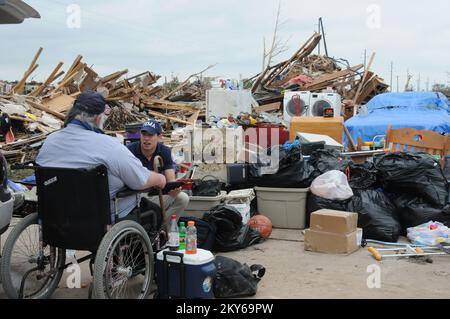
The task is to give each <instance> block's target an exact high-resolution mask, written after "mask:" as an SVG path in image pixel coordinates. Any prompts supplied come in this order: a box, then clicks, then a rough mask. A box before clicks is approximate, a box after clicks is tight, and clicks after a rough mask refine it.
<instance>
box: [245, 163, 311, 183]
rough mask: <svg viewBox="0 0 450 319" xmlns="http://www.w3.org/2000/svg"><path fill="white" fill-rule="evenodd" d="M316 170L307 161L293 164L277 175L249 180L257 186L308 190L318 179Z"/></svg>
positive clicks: (267, 175)
mask: <svg viewBox="0 0 450 319" xmlns="http://www.w3.org/2000/svg"><path fill="white" fill-rule="evenodd" d="M317 176H319V175H317V173H316V172H315V170H314V168H313V167H312V166H311V165H309V164H308V162H307V161H305V160H300V161H297V162H295V163H292V164H291V165H290V166H287V167H285V168H283V169H279V170H278V172H276V173H275V174H263V175H261V176H259V177H257V178H249V181H251V182H253V184H254V185H255V186H260V187H281V188H306V187H309V186H310V185H311V183H312V181H313V180H314V178H316V177H317Z"/></svg>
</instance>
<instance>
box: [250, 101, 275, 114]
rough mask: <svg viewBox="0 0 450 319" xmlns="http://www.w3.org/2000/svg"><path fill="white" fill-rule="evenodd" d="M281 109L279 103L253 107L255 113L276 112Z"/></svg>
mask: <svg viewBox="0 0 450 319" xmlns="http://www.w3.org/2000/svg"><path fill="white" fill-rule="evenodd" d="M280 107H281V102H275V103H270V104H265V105H261V106H258V107H255V112H256V113H262V112H269V111H278V110H279V109H280Z"/></svg>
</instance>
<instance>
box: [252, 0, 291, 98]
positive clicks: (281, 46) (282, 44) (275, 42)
mask: <svg viewBox="0 0 450 319" xmlns="http://www.w3.org/2000/svg"><path fill="white" fill-rule="evenodd" d="M280 15H281V0H280V1H279V2H278V10H277V17H276V20H275V28H274V31H273V35H272V43H271V45H270V48H269V49H268V50H266V39H265V38H263V59H262V71H261V73H260V74H259V76H258V77H257V78H256V80H255V82H253V85H252V88H251V90H252V92H255V91H256V90H257V89H258V87H259V85H260V84H261V80H262V79H263V78H264V76H265V75H266V73H267V71H268V70H269V69H270V65H271V63H272V61H273V59H274V58H275V57H276V56H278V55H280V54H281V53H283V52H285V51H287V49H288V46H287V43H288V41H289V39H287V40H285V41H282V40H280V39H279V38H278V30H279V29H280V27H281V26H282V25H283V24H284V23H285V22H286V21H283V22H280Z"/></svg>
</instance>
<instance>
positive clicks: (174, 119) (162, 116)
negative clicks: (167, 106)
mask: <svg viewBox="0 0 450 319" xmlns="http://www.w3.org/2000/svg"><path fill="white" fill-rule="evenodd" d="M147 113H148V114H149V115H153V116H155V117H159V118H162V119H165V120H169V121H173V122H178V123H181V124H186V125H191V124H192V123H190V122H188V121H184V120H180V119H179V118H176V117H171V116H167V115H164V114H161V113H159V112H154V111H150V110H148V111H147Z"/></svg>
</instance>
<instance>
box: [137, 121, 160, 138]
mask: <svg viewBox="0 0 450 319" xmlns="http://www.w3.org/2000/svg"><path fill="white" fill-rule="evenodd" d="M161 131H162V129H161V124H159V122H158V121H155V120H148V121H147V122H145V123H144V124H143V125H142V128H141V132H147V133H149V134H152V135H155V134H156V135H159V134H161Z"/></svg>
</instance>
